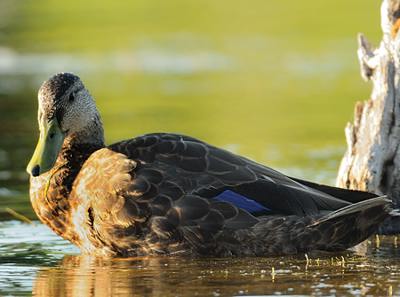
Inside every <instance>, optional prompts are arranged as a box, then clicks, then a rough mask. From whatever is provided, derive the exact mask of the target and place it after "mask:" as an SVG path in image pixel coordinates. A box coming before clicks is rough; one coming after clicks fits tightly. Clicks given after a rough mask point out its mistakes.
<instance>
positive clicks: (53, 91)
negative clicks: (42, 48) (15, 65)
mask: <svg viewBox="0 0 400 297" xmlns="http://www.w3.org/2000/svg"><path fill="white" fill-rule="evenodd" d="M38 99H39V108H38V122H39V129H40V138H39V142H38V145H37V147H36V150H35V153H34V154H33V157H32V159H31V161H30V162H29V164H28V167H27V171H28V173H29V174H31V175H32V176H38V175H40V174H41V173H44V172H46V171H48V170H50V169H51V168H52V166H53V165H54V163H55V161H56V159H57V156H58V154H59V152H60V150H61V148H62V145H63V143H64V140H65V139H66V138H68V139H69V141H71V139H74V141H76V142H88V143H99V144H101V143H103V142H104V137H103V128H102V125H101V120H100V116H99V113H98V111H97V108H96V105H95V102H94V100H93V98H92V96H91V95H90V93H89V91H88V90H87V89H86V88H85V86H84V85H83V83H82V81H81V80H80V78H79V77H78V76H76V75H75V74H72V73H58V74H56V75H54V76H52V77H51V78H50V79H49V80H47V81H45V82H44V83H43V84H42V86H41V87H40V89H39V93H38Z"/></svg>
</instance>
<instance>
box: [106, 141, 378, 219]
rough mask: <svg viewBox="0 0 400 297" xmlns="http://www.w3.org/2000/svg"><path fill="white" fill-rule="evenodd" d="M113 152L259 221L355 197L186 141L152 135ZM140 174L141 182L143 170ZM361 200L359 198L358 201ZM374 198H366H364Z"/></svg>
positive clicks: (185, 189)
mask: <svg viewBox="0 0 400 297" xmlns="http://www.w3.org/2000/svg"><path fill="white" fill-rule="evenodd" d="M109 149H111V150H113V151H115V152H119V153H122V154H124V155H125V156H127V157H128V158H129V159H132V160H137V161H138V162H139V163H140V164H141V167H142V168H144V169H146V168H147V169H148V170H150V169H152V170H156V171H157V172H158V173H159V175H160V178H161V179H163V180H164V181H165V182H171V183H174V184H175V185H177V186H178V187H179V188H180V189H181V190H182V191H183V192H184V193H185V194H191V195H195V196H196V197H201V198H205V199H208V200H209V201H211V202H227V203H230V204H232V205H233V206H235V207H237V208H239V209H242V210H244V211H246V212H250V213H252V214H253V215H255V216H258V215H265V214H268V213H275V214H276V213H277V214H296V215H315V214H318V213H320V212H321V211H332V210H336V209H339V208H341V207H344V206H347V205H349V204H351V199H349V197H350V196H352V194H351V193H352V192H346V190H343V191H342V190H335V189H336V188H331V187H328V186H316V184H313V183H308V182H305V181H300V180H295V179H292V178H290V177H288V176H286V175H284V174H282V173H280V172H278V171H275V170H273V169H271V168H269V167H266V166H263V165H260V164H258V163H256V162H254V161H251V160H249V159H246V158H244V157H241V156H238V155H236V154H233V153H231V152H228V151H226V150H223V149H220V148H216V147H214V146H211V145H209V144H206V143H204V142H202V141H199V140H197V139H195V138H192V137H188V136H183V135H177V134H162V133H158V134H148V135H144V136H141V137H138V138H135V139H132V140H127V141H123V142H120V143H116V144H114V145H111V146H110V147H109ZM137 174H138V175H137V176H138V177H140V172H139V171H138V172H137ZM143 179H144V180H146V177H145V176H143ZM147 179H148V180H147V181H149V180H150V177H147ZM151 186H152V187H153V189H152V190H153V191H156V192H158V193H160V192H161V191H162V189H161V188H160V186H157V185H153V184H152V185H151ZM343 193H346V195H343ZM347 193H348V194H347ZM363 195H364V194H362V193H361V192H357V193H356V196H357V199H360V197H361V196H363ZM370 197H371V195H370V194H369V193H367V194H365V199H368V198H370ZM173 200H174V199H173ZM349 201H350V202H349ZM182 203H184V202H182ZM188 203H189V201H188Z"/></svg>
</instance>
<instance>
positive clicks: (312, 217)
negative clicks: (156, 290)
mask: <svg viewBox="0 0 400 297" xmlns="http://www.w3.org/2000/svg"><path fill="white" fill-rule="evenodd" d="M65 76H68V77H67V78H65ZM69 76H70V74H59V75H58V76H55V77H53V78H52V79H50V80H49V81H48V82H46V83H45V84H44V85H43V86H42V88H41V90H43V89H44V90H47V89H49V88H50V87H51V86H53V88H54V85H57V83H58V84H60V81H61V82H62V81H63V80H62V79H64V80H68V79H70V80H71V81H72V82H74V81H76V80H79V79H78V78H77V77H76V76H73V77H72V78H70V77H69ZM79 82H80V81H79ZM72 85H73V84H72ZM82 86H83V85H82ZM70 88H72V90H74V87H73V86H71V87H70ZM59 89H60V88H58V90H59ZM66 89H67V91H65V90H64V93H67V94H68V92H69V89H68V88H66ZM75 89H78V90H80V89H79V87H75ZM42 92H43V91H42ZM56 93H57V92H52V94H53V95H52V96H53V97H57V96H55V95H54V94H56ZM42 97H45V96H42ZM53 97H52V98H53ZM67 97H68V96H67ZM54 100H55V99H54ZM60 100H61V99H60ZM54 105H57V104H54ZM60 105H62V106H63V108H64V109H65V108H66V103H65V102H64V104H60ZM46 108H48V106H47V105H46V104H42V105H40V108H39V113H40V112H41V113H42V114H45V113H46ZM50 110H52V109H50ZM96 112H97V110H96ZM56 114H57V113H56V112H54V111H53V113H52V116H53V117H54V116H55V115H56ZM60 117H61V116H60ZM67 117H68V113H67ZM91 118H92V121H89V122H88V123H89V124H87V128H86V129H82V130H76V131H75V128H74V127H72V128H70V127H69V126H68V128H67V129H63V127H67V125H66V124H65V120H63V119H62V118H60V119H58V118H57V121H58V122H59V123H60V125H59V126H60V130H61V131H67V132H63V133H65V137H64V138H65V139H63V142H62V147H61V149H60V151H59V153H58V155H57V160H56V161H55V163H54V162H53V163H52V164H51V166H49V165H46V166H47V167H49V168H48V169H46V170H42V169H41V167H40V166H39V165H35V164H33V165H32V164H31V166H30V169H29V170H30V172H32V175H33V176H32V177H31V192H30V195H31V201H32V204H33V207H34V209H35V211H36V213H37V214H38V216H39V218H40V219H41V220H42V221H43V222H44V223H46V224H47V225H49V226H50V227H51V228H52V229H53V230H54V231H55V232H56V233H57V234H59V235H61V236H63V237H64V238H66V239H68V240H70V241H72V242H73V243H75V244H76V245H78V246H79V247H80V248H81V249H82V251H84V252H87V253H90V254H98V255H113V256H135V255H146V254H189V255H213V256H230V255H283V254H295V253H298V252H307V251H310V250H314V249H319V250H329V251H334V250H343V249H346V248H349V247H351V246H353V245H356V244H357V243H359V242H361V241H363V240H364V239H365V238H367V237H368V236H370V235H371V234H372V233H373V232H374V231H375V230H376V229H377V228H378V227H379V224H380V223H381V222H382V221H383V220H384V219H385V218H386V217H388V216H389V214H388V213H389V211H390V202H389V201H388V200H386V199H384V198H380V197H376V196H375V195H374V194H370V193H364V192H357V191H349V190H344V189H339V188H334V187H328V186H323V185H317V184H314V183H310V182H306V181H302V180H298V179H293V178H290V177H287V176H285V175H284V174H281V173H279V172H277V171H275V170H273V169H271V168H268V167H266V166H263V165H260V164H258V163H256V162H253V161H251V160H248V159H246V158H243V157H241V156H238V155H235V154H233V153H230V152H228V151H225V150H223V149H219V148H216V147H213V146H211V145H208V144H206V143H204V142H202V141H199V140H197V139H194V138H191V137H187V136H183V135H177V134H165V133H159V134H148V135H144V136H140V137H137V138H134V139H131V140H127V141H122V142H119V143H116V144H113V145H111V146H108V147H106V146H105V145H104V140H103V130H102V126H101V122H100V118H99V117H98V115H97V114H95V115H92V116H91ZM46 120H47V121H52V118H50V117H47V118H46ZM39 121H43V119H41V118H40V116H39ZM43 125H44V124H43ZM71 131H74V132H73V133H71ZM46 162H47V160H46ZM48 163H49V162H48ZM50 163H51V162H50ZM50 163H49V164H50ZM38 164H39V163H38ZM35 166H36V167H35ZM37 166H39V168H38V167H37ZM41 166H42V165H41ZM42 167H43V166H42ZM47 170H48V171H47ZM41 171H45V172H41Z"/></svg>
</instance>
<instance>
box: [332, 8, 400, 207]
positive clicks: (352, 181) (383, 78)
mask: <svg viewBox="0 0 400 297" xmlns="http://www.w3.org/2000/svg"><path fill="white" fill-rule="evenodd" d="M381 18H382V20H381V27H382V31H383V37H382V41H381V42H380V45H379V47H378V48H377V49H372V48H371V46H370V44H369V43H368V41H367V40H366V39H365V37H364V36H363V35H362V34H360V35H359V36H358V46H359V47H358V59H359V61H360V68H361V76H362V77H363V78H364V79H365V80H371V81H372V84H373V88H372V93H371V97H370V99H369V100H367V101H365V102H358V103H357V104H356V106H355V111H354V122H353V123H348V124H347V127H346V129H345V134H346V140H347V151H346V153H345V155H344V157H343V159H342V162H341V164H340V168H339V172H338V177H337V186H339V187H344V188H350V189H358V190H366V191H370V192H374V193H376V194H381V195H383V194H388V195H389V196H390V197H391V198H392V199H393V200H394V201H395V202H397V203H399V204H400V202H399V201H400V154H399V145H400V33H399V32H398V31H399V28H400V0H384V1H383V3H382V6H381Z"/></svg>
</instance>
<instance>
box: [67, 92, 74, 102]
mask: <svg viewBox="0 0 400 297" xmlns="http://www.w3.org/2000/svg"><path fill="white" fill-rule="evenodd" d="M74 100H75V95H74V93H71V94H69V98H68V101H69V102H74Z"/></svg>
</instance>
